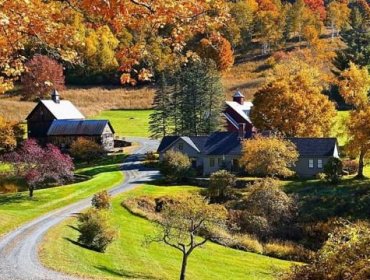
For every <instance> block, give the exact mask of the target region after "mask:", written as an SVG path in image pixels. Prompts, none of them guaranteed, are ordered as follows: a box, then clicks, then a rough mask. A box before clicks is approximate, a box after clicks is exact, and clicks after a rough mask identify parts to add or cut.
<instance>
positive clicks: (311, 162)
mask: <svg viewBox="0 0 370 280" xmlns="http://www.w3.org/2000/svg"><path fill="white" fill-rule="evenodd" d="M308 168H313V159H309V160H308Z"/></svg>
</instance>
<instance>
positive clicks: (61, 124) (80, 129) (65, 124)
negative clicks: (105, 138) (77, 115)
mask: <svg viewBox="0 0 370 280" xmlns="http://www.w3.org/2000/svg"><path fill="white" fill-rule="evenodd" d="M107 125H109V127H110V129H111V130H112V132H113V133H114V129H113V127H112V126H111V124H110V123H109V121H108V120H54V121H53V123H52V124H51V126H50V128H49V130H48V133H47V135H48V136H67V135H74V136H93V135H101V134H102V133H103V131H104V128H105V127H106V126H107Z"/></svg>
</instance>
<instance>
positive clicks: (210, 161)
mask: <svg viewBox="0 0 370 280" xmlns="http://www.w3.org/2000/svg"><path fill="white" fill-rule="evenodd" d="M209 166H210V167H215V159H214V158H210V159H209Z"/></svg>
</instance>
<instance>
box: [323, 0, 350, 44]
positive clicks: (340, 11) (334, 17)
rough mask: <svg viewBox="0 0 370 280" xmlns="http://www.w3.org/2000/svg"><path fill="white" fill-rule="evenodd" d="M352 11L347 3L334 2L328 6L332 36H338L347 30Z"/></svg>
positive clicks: (335, 0)
mask: <svg viewBox="0 0 370 280" xmlns="http://www.w3.org/2000/svg"><path fill="white" fill-rule="evenodd" d="M350 13H351V9H350V8H349V7H348V2H347V1H337V0H334V1H332V2H330V4H329V6H328V19H329V21H330V27H331V30H332V32H331V36H332V38H334V36H338V35H339V32H340V31H341V30H343V29H345V28H346V27H347V25H348V22H349V16H350Z"/></svg>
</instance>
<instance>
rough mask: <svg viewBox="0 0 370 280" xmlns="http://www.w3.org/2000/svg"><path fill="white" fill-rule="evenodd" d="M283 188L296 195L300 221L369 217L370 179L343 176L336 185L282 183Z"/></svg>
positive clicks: (301, 182)
mask: <svg viewBox="0 0 370 280" xmlns="http://www.w3.org/2000/svg"><path fill="white" fill-rule="evenodd" d="M284 189H285V191H287V192H288V193H292V194H295V195H297V198H298V202H299V212H300V213H301V214H300V216H301V218H302V219H303V220H304V221H315V222H319V221H325V220H327V219H329V218H339V217H341V218H345V219H352V220H357V219H369V216H370V210H369V209H370V179H365V180H355V179H353V178H350V177H346V178H344V179H343V180H342V181H341V182H340V183H339V184H338V185H336V186H335V185H330V184H327V183H324V182H321V181H319V180H308V181H292V182H286V183H285V185H284Z"/></svg>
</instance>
